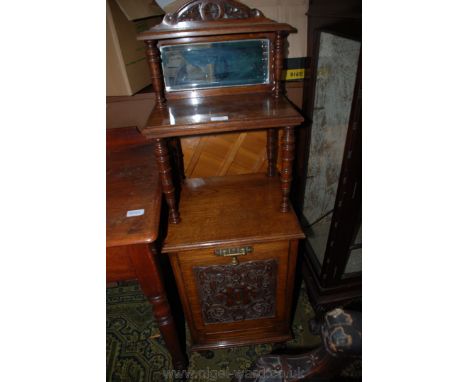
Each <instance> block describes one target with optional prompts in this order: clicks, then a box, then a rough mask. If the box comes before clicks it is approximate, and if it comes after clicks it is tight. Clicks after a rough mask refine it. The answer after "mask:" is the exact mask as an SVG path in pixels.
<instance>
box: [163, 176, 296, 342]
mask: <svg viewBox="0 0 468 382" xmlns="http://www.w3.org/2000/svg"><path fill="white" fill-rule="evenodd" d="M279 183H280V182H279V179H278V178H277V177H268V176H267V175H266V174H251V175H238V176H229V177H213V178H205V179H203V180H201V179H188V180H187V181H186V182H185V184H184V186H183V188H182V192H181V200H180V214H181V216H182V219H183V220H182V221H181V223H180V224H174V225H171V226H169V229H168V235H167V237H166V240H165V242H164V246H163V252H166V253H168V254H169V255H170V259H171V264H172V267H173V270H174V274H175V277H176V280H177V285H178V289H179V295H180V296H181V299H182V304H183V306H184V311H185V314H186V316H187V321H188V325H189V328H190V332H191V336H192V348H193V349H194V350H203V349H210V348H217V347H225V346H233V345H245V344H253V343H267V342H282V341H286V340H289V339H290V338H291V333H290V328H289V326H290V319H291V301H292V289H293V281H294V274H295V269H296V256H297V245H298V239H301V238H303V237H304V236H303V233H302V230H301V228H300V226H299V222H298V220H297V218H296V216H295V214H294V213H292V212H289V213H283V212H281V210H280V209H279V208H278V206H279V204H280V203H281V200H282V194H281V190H280V187H279Z"/></svg>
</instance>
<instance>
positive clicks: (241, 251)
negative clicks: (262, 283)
mask: <svg viewBox="0 0 468 382" xmlns="http://www.w3.org/2000/svg"><path fill="white" fill-rule="evenodd" d="M252 252H253V248H252V247H251V246H246V247H237V248H219V249H215V255H216V256H223V257H225V256H231V257H232V264H233V265H237V264H239V260H237V256H245V255H247V254H249V253H252Z"/></svg>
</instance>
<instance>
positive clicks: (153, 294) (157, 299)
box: [128, 244, 188, 370]
mask: <svg viewBox="0 0 468 382" xmlns="http://www.w3.org/2000/svg"><path fill="white" fill-rule="evenodd" d="M128 251H129V255H130V259H131V262H132V264H133V267H134V269H135V271H136V273H137V277H138V281H139V282H140V286H141V289H142V291H143V293H144V294H145V295H146V296H147V297H148V299H149V301H150V303H151V305H152V307H153V315H154V317H155V319H156V322H157V324H158V328H159V331H160V332H161V335H162V337H163V339H164V342H165V343H166V347H167V350H169V353H170V354H171V358H172V364H173V366H174V369H176V370H185V369H186V367H187V365H188V361H187V356H186V354H185V353H184V352H183V351H182V346H181V343H180V339H179V336H178V334H177V329H176V325H175V322H174V318H173V316H172V312H171V308H170V306H169V302H168V300H167V296H166V292H165V288H164V285H163V279H162V274H161V270H160V268H159V265H158V263H157V262H156V261H155V259H154V256H153V253H152V251H151V248H150V246H149V245H148V244H140V245H132V246H129V247H128Z"/></svg>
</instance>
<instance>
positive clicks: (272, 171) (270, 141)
mask: <svg viewBox="0 0 468 382" xmlns="http://www.w3.org/2000/svg"><path fill="white" fill-rule="evenodd" d="M267 158H268V176H275V175H276V162H277V160H278V129H268V130H267Z"/></svg>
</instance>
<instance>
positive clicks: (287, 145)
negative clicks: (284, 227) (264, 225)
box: [280, 126, 294, 212]
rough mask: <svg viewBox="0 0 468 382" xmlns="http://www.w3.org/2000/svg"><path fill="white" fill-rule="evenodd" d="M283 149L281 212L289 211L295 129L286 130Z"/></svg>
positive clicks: (289, 127) (288, 128) (282, 144)
mask: <svg viewBox="0 0 468 382" xmlns="http://www.w3.org/2000/svg"><path fill="white" fill-rule="evenodd" d="M281 149H282V153H281V154H282V169H281V177H280V180H281V191H282V193H283V198H282V201H281V212H288V211H289V192H290V190H291V181H292V164H293V160H294V127H291V126H288V127H285V128H284V134H283V139H282V142H281Z"/></svg>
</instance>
